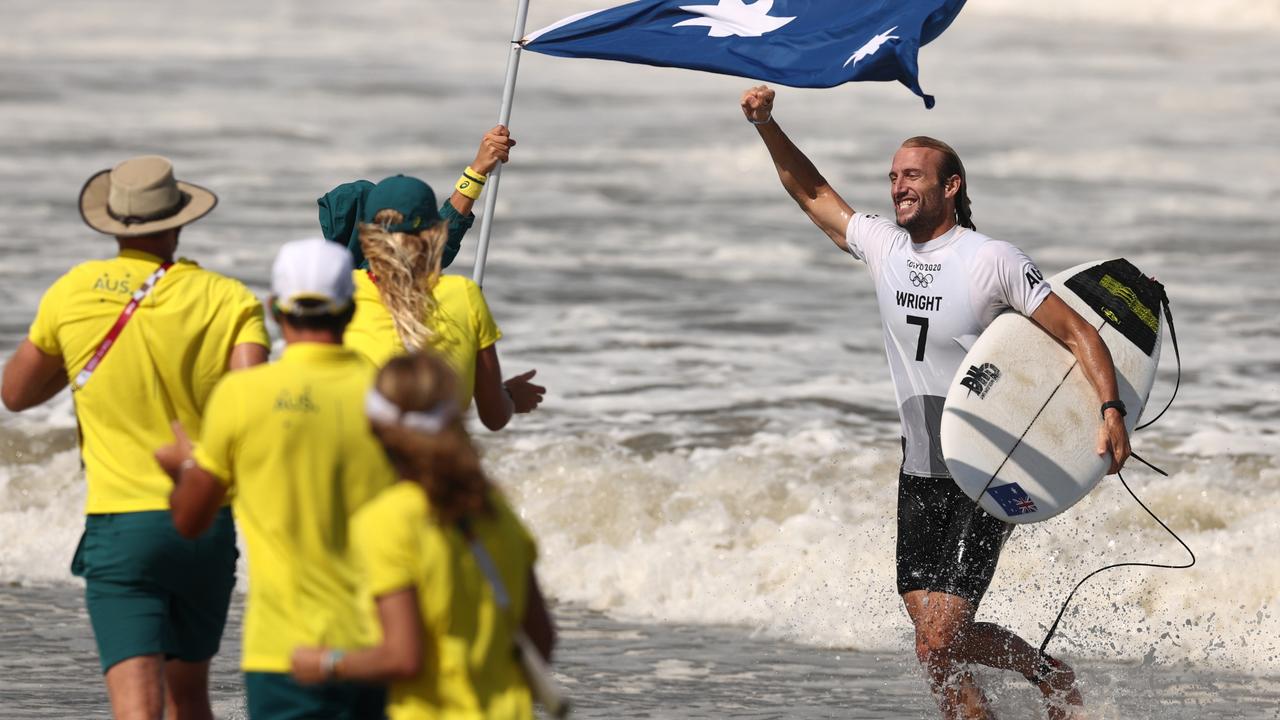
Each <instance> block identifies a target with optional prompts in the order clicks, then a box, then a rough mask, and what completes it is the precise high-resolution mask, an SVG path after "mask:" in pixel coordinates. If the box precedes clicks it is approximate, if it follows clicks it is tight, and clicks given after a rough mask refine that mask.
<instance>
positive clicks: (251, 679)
mask: <svg viewBox="0 0 1280 720" xmlns="http://www.w3.org/2000/svg"><path fill="white" fill-rule="evenodd" d="M244 691H245V695H246V696H247V703H246V704H247V705H248V706H249V720H316V719H317V718H322V719H323V720H383V719H384V718H386V716H387V715H386V704H387V691H386V690H385V689H384V688H382V687H380V686H376V685H357V684H355V683H325V684H323V685H301V684H299V683H298V682H297V681H296V680H294V679H293V677H291V676H289V675H286V674H285V673H269V672H247V673H245V674H244Z"/></svg>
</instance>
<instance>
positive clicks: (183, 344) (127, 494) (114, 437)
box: [27, 250, 270, 515]
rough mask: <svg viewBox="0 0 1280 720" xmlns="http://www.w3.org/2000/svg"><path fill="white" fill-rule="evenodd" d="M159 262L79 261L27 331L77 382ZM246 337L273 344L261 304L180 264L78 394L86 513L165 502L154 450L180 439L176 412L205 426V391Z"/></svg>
mask: <svg viewBox="0 0 1280 720" xmlns="http://www.w3.org/2000/svg"><path fill="white" fill-rule="evenodd" d="M159 265H160V258H158V257H155V256H154V255H150V254H148V253H144V252H139V251H136V250H123V251H121V252H120V255H119V256H118V257H115V258H112V259H110V260H92V261H90V262H86V263H81V264H80V265H77V266H76V267H74V268H72V269H71V270H70V271H68V272H67V274H65V275H63V276H62V277H61V278H59V279H58V280H57V281H56V282H55V283H54V284H53V286H52V287H50V288H49V290H48V291H47V292H46V293H45V295H44V298H43V299H41V301H40V309H39V310H37V311H36V318H35V321H34V322H32V324H31V329H30V331H29V332H28V334H27V339H29V340H30V341H31V343H32V344H33V345H35V346H36V347H37V348H39V349H40V350H41V351H42V352H44V353H46V354H48V355H57V356H61V357H62V362H63V366H64V367H65V368H66V371H67V377H68V379H69V380H72V381H74V380H75V376H76V374H77V373H79V372H80V370H81V369H82V368H83V367H84V366H85V365H86V364H88V362H89V359H90V358H91V357H93V355H94V353H95V352H97V350H98V345H99V344H101V342H102V340H103V338H104V337H105V336H106V334H107V331H108V330H110V329H111V327H112V325H114V324H115V322H116V320H117V319H118V318H119V317H120V313H121V311H122V310H124V307H125V305H127V304H128V303H129V300H130V298H131V297H132V294H133V292H134V291H135V290H137V289H138V287H139V286H140V285H142V283H143V282H144V281H146V279H147V278H148V277H149V276H150V275H151V274H152V273H153V272H155V270H156V268H157V267H159ZM244 343H254V344H258V345H263V346H266V347H270V341H269V340H268V338H267V330H266V327H265V325H264V324H263V320H262V303H260V302H258V299H257V298H255V297H254V296H253V293H251V292H249V289H248V288H246V287H245V286H244V285H242V284H241V283H240V282H238V281H236V280H232V279H231V278H228V277H225V276H223V275H219V274H218V273H215V272H210V271H209V270H204V269H202V268H201V267H199V266H198V265H196V264H195V263H193V262H191V261H189V260H179V261H178V262H177V263H175V264H174V265H173V267H171V268H170V269H169V271H168V273H166V274H165V276H164V277H163V278H161V279H160V281H159V282H158V283H157V284H156V285H155V287H153V288H152V289H151V292H150V293H149V294H148V295H147V297H146V298H145V299H143V301H142V304H141V305H140V306H139V307H138V309H137V311H136V312H135V313H134V315H133V317H132V318H131V319H130V320H129V323H128V324H127V325H126V326H125V327H124V330H123V331H122V332H121V333H120V337H119V338H118V339H117V340H116V342H115V344H114V345H113V346H112V347H111V350H110V351H109V352H108V353H107V355H106V356H105V357H104V358H103V359H102V364H100V365H99V366H98V369H97V370H96V371H95V372H94V373H93V376H92V377H91V378H90V380H89V382H88V383H87V384H86V385H85V387H84V388H83V389H80V390H77V391H75V393H74V396H73V397H74V399H75V406H76V417H77V418H78V419H79V422H80V430H81V433H82V437H81V444H80V452H81V455H82V457H83V458H84V466H85V479H86V480H87V482H88V492H87V494H86V497H85V512H86V513H88V514H90V515H94V514H102V513H125V512H141V511H145V510H167V509H168V508H169V491H170V490H171V489H172V487H173V483H172V482H171V481H170V480H169V476H168V475H166V474H165V472H164V471H163V470H161V469H160V466H159V465H158V464H157V463H156V461H155V457H154V456H153V455H152V453H154V452H155V450H156V448H158V447H161V446H162V445H167V444H169V443H171V442H173V431H172V429H171V428H170V424H171V423H172V422H173V421H174V420H178V421H179V422H181V423H182V425H183V427H185V428H187V430H188V431H189V432H192V433H198V432H199V431H200V418H201V416H202V415H203V414H204V408H205V403H206V401H207V400H208V398H209V393H210V392H212V391H213V386H214V385H215V384H216V383H217V382H218V380H219V379H220V378H221V377H222V376H223V375H224V374H225V373H226V372H227V370H228V363H229V361H230V357H231V349H232V348H233V347H235V346H236V345H240V344H244Z"/></svg>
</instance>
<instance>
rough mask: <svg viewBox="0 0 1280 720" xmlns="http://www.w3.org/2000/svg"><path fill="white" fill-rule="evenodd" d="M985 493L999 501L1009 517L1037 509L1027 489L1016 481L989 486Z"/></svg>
mask: <svg viewBox="0 0 1280 720" xmlns="http://www.w3.org/2000/svg"><path fill="white" fill-rule="evenodd" d="M987 494H988V495H990V496H991V497H993V498H995V501H996V502H998V503H1000V509H1001V510H1004V514H1005V515H1008V516H1009V517H1013V516H1015V515H1026V514H1027V513H1033V512H1036V511H1037V510H1038V509H1039V508H1037V507H1036V502H1035V501H1034V500H1032V499H1031V496H1030V495H1028V494H1027V491H1026V490H1023V489H1022V486H1021V485H1019V484H1018V483H1009V484H1008V485H1000V486H998V487H993V488H989V489H988V490H987Z"/></svg>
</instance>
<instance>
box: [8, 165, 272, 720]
mask: <svg viewBox="0 0 1280 720" xmlns="http://www.w3.org/2000/svg"><path fill="white" fill-rule="evenodd" d="M216 204H217V197H215V196H214V194H213V193H212V192H209V191H208V190H206V189H204V188H202V187H199V186H197V185H192V184H190V183H186V182H180V181H177V180H175V179H174V175H173V166H172V164H171V163H170V162H169V161H168V160H167V159H165V158H162V157H158V156H143V157H136V158H132V159H130V160H126V161H124V162H122V163H120V164H119V165H117V166H115V168H113V169H111V170H103V171H101V172H99V173H97V174H96V175H94V176H93V177H92V178H90V179H89V181H88V182H87V183H85V186H84V188H83V190H81V193H80V214H81V216H82V217H83V218H84V221H85V223H87V224H88V225H89V227H91V228H93V229H94V230H97V231H98V232H100V233H105V234H107V235H114V236H115V238H116V243H117V245H118V246H119V248H120V253H119V255H118V256H116V257H114V258H111V259H110V260H90V261H88V262H84V263H81V264H79V265H77V266H76V267H74V268H72V269H71V270H70V271H68V272H67V273H66V274H65V275H63V276H62V277H61V278H59V279H58V280H57V282H55V283H54V284H53V285H52V286H51V287H50V288H49V290H48V291H47V292H46V293H45V295H44V298H43V299H41V301H40V308H39V309H38V310H37V311H36V317H35V320H34V322H32V324H31V329H30V330H29V331H28V333H27V337H26V339H25V340H23V341H22V344H21V345H19V346H18V350H17V351H16V352H15V353H14V354H13V356H12V357H11V358H10V359H9V362H8V364H7V365H5V369H4V383H3V389H2V390H0V394H3V397H4V404H5V407H7V408H9V409H10V410H12V411H14V412H18V411H21V410H25V409H27V408H31V407H34V406H36V405H39V404H41V403H43V402H45V401H47V400H49V399H51V398H52V397H53V396H55V395H57V394H58V393H59V392H60V391H61V390H62V389H63V388H65V387H67V385H68V382H70V383H71V385H72V390H73V391H74V392H73V397H74V398H75V412H76V419H77V421H78V423H79V429H80V457H81V460H82V462H83V466H84V474H85V482H86V483H87V485H88V492H87V493H86V496H85V514H86V515H87V517H86V518H85V529H84V535H83V536H82V537H81V539H80V544H79V546H78V547H77V548H76V552H75V557H74V559H73V560H72V562H71V571H72V573H74V574H75V575H78V576H80V577H83V578H84V579H85V604H86V605H87V606H88V611H89V622H90V624H91V625H92V626H93V636H94V639H95V640H96V641H97V645H98V659H99V661H100V662H101V665H102V672H103V675H104V676H105V680H106V684H107V694H108V696H109V697H110V701H111V710H112V713H113V714H114V716H115V717H117V718H124V717H128V718H151V719H154V720H160V718H161V717H164V716H165V715H166V708H167V715H168V717H180V718H211V717H213V715H212V711H211V710H210V707H209V660H210V658H212V657H213V656H214V655H215V654H216V653H217V652H218V644H219V643H220V642H221V640H222V630H223V626H224V624H225V623H226V618H227V608H228V606H229V604H230V602H231V591H232V588H234V587H235V566H236V560H235V558H236V538H235V527H234V525H233V524H232V520H231V512H230V511H229V510H228V509H227V508H221V509H219V508H217V507H215V508H213V513H211V515H210V517H209V523H208V524H207V526H208V531H207V532H206V533H204V534H203V535H202V536H201V537H200V538H199V539H186V538H183V537H180V536H179V535H178V533H177V532H176V531H175V530H174V528H173V524H172V523H171V522H170V520H169V512H168V511H169V489H170V485H171V484H170V481H169V478H168V476H167V475H165V473H164V471H163V470H162V469H161V468H160V466H158V465H157V464H156V462H155V460H154V459H153V458H152V456H151V451H152V449H153V448H155V447H156V446H159V445H162V444H164V443H166V442H169V441H170V440H171V439H172V437H173V436H172V432H171V430H170V423H173V422H181V423H183V424H184V425H186V426H187V427H189V428H192V429H194V430H197V431H198V430H199V429H200V416H201V413H202V412H203V410H204V407H205V404H206V403H207V402H208V399H209V396H210V393H211V392H212V391H213V387H214V384H215V383H216V382H217V381H218V379H219V378H221V377H222V376H223V375H225V374H226V373H227V372H228V371H230V370H236V369H240V368H246V367H249V366H251V365H256V364H259V363H262V362H265V361H266V359H267V348H268V347H269V346H270V341H269V339H268V338H267V331H266V326H265V325H264V322H263V313H262V304H261V303H259V302H258V299H257V298H255V297H254V296H253V293H252V292H250V291H249V289H248V288H246V287H245V286H244V285H243V284H241V283H240V282H239V281H236V280H233V279H231V278H228V277H224V276H222V275H219V274H217V273H214V272H210V271H208V270H204V269H202V268H200V267H199V266H198V265H196V264H195V263H194V262H191V261H190V260H185V259H180V260H175V258H174V253H175V252H176V250H177V247H178V235H179V233H180V232H181V230H182V228H183V227H184V226H186V225H187V224H189V223H191V222H194V221H196V220H198V219H200V218H201V217H204V216H205V215H206V214H207V213H208V212H209V211H211V210H213V208H214V206H215V205H216ZM135 311H136V312H135Z"/></svg>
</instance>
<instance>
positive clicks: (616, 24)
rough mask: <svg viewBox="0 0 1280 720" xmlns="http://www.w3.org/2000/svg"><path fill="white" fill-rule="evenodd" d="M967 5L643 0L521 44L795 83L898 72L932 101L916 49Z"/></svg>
mask: <svg viewBox="0 0 1280 720" xmlns="http://www.w3.org/2000/svg"><path fill="white" fill-rule="evenodd" d="M962 7H964V0H755V2H751V3H748V2H745V0H638V1H637V2H632V3H628V4H626V5H619V6H617V7H612V8H607V9H604V10H596V11H593V12H586V13H581V14H578V15H573V16H571V17H567V18H565V19H563V20H561V21H559V22H557V23H553V24H551V25H549V26H547V27H545V28H542V29H541V30H536V31H534V32H532V33H529V34H528V35H526V36H525V38H524V39H523V40H522V41H521V45H522V46H523V47H524V49H526V50H532V51H534V52H539V53H544V54H546V55H558V56H560V57H586V58H599V59H603V60H622V61H624V62H632V63H641V64H645V65H659V66H663V67H679V68H689V69H693V70H705V71H708V72H714V73H721V74H724V75H739V76H742V77H747V78H753V79H758V80H764V81H767V82H774V83H778V84H781V85H790V86H792V87H810V88H824V87H834V86H836V85H841V84H843V83H847V82H853V81H858V80H875V81H882V82H883V81H892V80H897V81H899V82H901V83H902V84H903V85H906V86H907V87H908V88H910V89H911V91H912V92H914V93H915V94H917V95H919V96H920V97H922V98H923V99H924V104H925V107H933V97H932V96H931V95H925V94H924V91H923V90H921V89H920V82H919V79H918V77H917V76H918V74H919V67H918V65H917V62H916V55H917V53H918V52H919V50H920V48H921V46H923V45H926V44H927V43H929V42H930V41H932V40H933V39H934V38H936V37H938V36H939V35H941V34H942V32H943V31H944V30H946V29H947V26H948V25H950V24H951V21H952V20H954V19H955V17H956V15H957V14H959V13H960V8H962Z"/></svg>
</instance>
